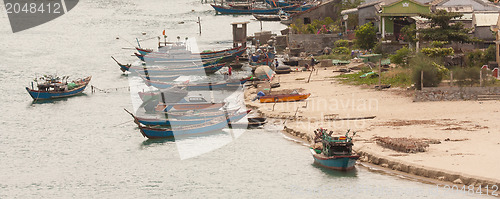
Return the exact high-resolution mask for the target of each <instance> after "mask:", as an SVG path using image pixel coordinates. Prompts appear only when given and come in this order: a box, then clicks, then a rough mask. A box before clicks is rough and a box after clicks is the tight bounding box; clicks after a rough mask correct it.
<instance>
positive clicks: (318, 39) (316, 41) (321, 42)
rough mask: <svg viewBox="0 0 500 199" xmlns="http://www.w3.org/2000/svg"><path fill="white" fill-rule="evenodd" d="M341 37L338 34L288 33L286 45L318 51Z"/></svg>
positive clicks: (307, 50)
mask: <svg viewBox="0 0 500 199" xmlns="http://www.w3.org/2000/svg"><path fill="white" fill-rule="evenodd" d="M339 39H341V36H339V35H338V34H317V35H316V34H290V35H288V47H290V48H301V49H303V50H304V51H306V52H307V53H313V54H315V53H318V52H320V51H323V49H325V47H330V48H332V47H333V46H334V43H335V41H337V40H339Z"/></svg>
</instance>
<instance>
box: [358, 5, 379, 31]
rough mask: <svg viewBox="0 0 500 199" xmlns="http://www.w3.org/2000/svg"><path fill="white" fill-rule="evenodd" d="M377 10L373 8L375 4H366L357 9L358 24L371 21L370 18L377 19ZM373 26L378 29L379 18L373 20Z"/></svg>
mask: <svg viewBox="0 0 500 199" xmlns="http://www.w3.org/2000/svg"><path fill="white" fill-rule="evenodd" d="M376 13H377V10H376V9H375V6H368V7H364V8H361V9H359V10H358V25H359V26H362V25H363V24H365V23H369V22H372V21H371V20H370V19H374V18H375V19H379V17H378V16H377V14H376ZM374 23H375V27H377V30H378V29H379V26H380V24H379V23H380V20H378V21H374Z"/></svg>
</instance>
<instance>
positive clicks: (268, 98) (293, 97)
mask: <svg viewBox="0 0 500 199" xmlns="http://www.w3.org/2000/svg"><path fill="white" fill-rule="evenodd" d="M310 95H311V93H306V94H285V95H265V96H262V97H260V102H261V103H272V102H294V101H300V100H305V99H307V98H308V97H309V96H310Z"/></svg>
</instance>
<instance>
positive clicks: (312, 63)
mask: <svg viewBox="0 0 500 199" xmlns="http://www.w3.org/2000/svg"><path fill="white" fill-rule="evenodd" d="M315 64H316V60H314V56H312V55H311V66H310V68H311V70H315V68H314V65H315Z"/></svg>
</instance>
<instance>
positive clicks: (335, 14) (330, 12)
mask: <svg viewBox="0 0 500 199" xmlns="http://www.w3.org/2000/svg"><path fill="white" fill-rule="evenodd" d="M340 2H341V0H332V1H331V2H330V3H326V4H325V5H323V6H320V7H318V8H316V9H314V10H311V11H310V12H307V11H306V12H304V13H303V14H299V15H296V16H293V21H295V20H301V21H302V22H304V21H306V20H305V19H306V18H308V19H309V20H310V21H311V22H312V21H314V20H323V19H325V18H326V17H330V18H331V19H333V21H336V20H337V19H338V18H339V16H340V6H338V5H339V4H340Z"/></svg>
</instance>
